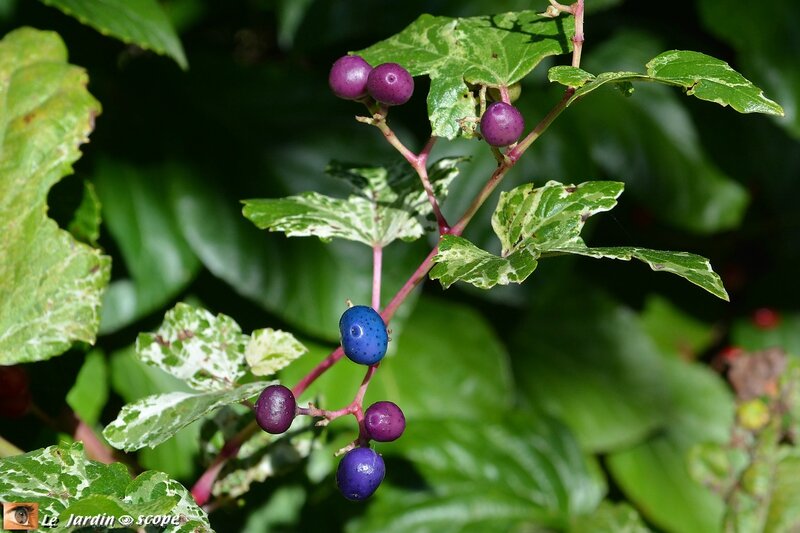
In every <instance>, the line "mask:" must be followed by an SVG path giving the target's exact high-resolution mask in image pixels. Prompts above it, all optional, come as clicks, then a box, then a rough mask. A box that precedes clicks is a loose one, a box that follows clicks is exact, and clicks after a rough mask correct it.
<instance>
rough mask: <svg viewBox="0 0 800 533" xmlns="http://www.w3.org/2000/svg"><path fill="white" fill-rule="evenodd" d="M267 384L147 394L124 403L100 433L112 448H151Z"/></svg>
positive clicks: (260, 382)
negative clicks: (205, 390)
mask: <svg viewBox="0 0 800 533" xmlns="http://www.w3.org/2000/svg"><path fill="white" fill-rule="evenodd" d="M271 384H272V382H268V381H258V382H254V383H248V384H246V385H242V386H241V387H236V388H235V389H230V390H223V391H211V392H199V393H196V394H193V393H187V392H171V393H167V394H155V395H153V396H147V397H146V398H142V399H141V400H138V401H136V402H133V403H129V404H127V405H125V406H124V407H123V408H122V410H121V411H120V412H119V415H117V418H116V420H114V421H113V422H111V423H110V424H109V425H108V426H106V429H105V430H104V431H103V436H104V437H105V438H106V440H108V442H109V443H110V444H111V445H112V446H114V447H115V448H119V449H122V450H126V451H131V450H138V449H140V448H144V447H145V446H149V447H151V448H153V447H155V446H157V445H158V444H161V443H162V442H164V441H165V440H167V439H169V438H170V437H172V436H173V435H174V434H175V433H177V432H178V431H179V430H180V429H182V428H184V427H186V426H188V425H189V424H190V423H192V422H194V421H195V420H197V419H199V418H201V417H202V416H204V415H206V414H208V413H210V412H212V411H214V410H215V409H218V408H219V407H222V406H223V405H227V404H230V403H236V402H240V401H242V400H246V399H247V398H250V397H252V396H255V395H256V394H259V393H260V392H261V391H262V390H263V389H264V388H265V387H267V386H268V385H271Z"/></svg>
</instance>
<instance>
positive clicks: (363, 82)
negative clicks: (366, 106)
mask: <svg viewBox="0 0 800 533" xmlns="http://www.w3.org/2000/svg"><path fill="white" fill-rule="evenodd" d="M370 71H372V67H371V66H370V64H369V63H367V62H366V61H364V59H363V58H361V57H360V56H343V57H340V58H339V59H337V60H336V61H335V62H334V63H333V66H332V67H331V72H330V74H328V85H330V88H331V90H332V91H333V94H335V95H336V96H338V97H339V98H344V99H345V100H358V99H359V98H363V97H364V96H366V95H367V77H368V76H369V73H370Z"/></svg>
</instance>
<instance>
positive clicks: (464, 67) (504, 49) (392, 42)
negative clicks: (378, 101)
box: [355, 11, 574, 139]
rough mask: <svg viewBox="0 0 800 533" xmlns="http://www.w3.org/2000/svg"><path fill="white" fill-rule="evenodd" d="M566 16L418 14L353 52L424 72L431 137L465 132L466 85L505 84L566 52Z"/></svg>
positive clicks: (472, 113)
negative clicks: (427, 83)
mask: <svg viewBox="0 0 800 533" xmlns="http://www.w3.org/2000/svg"><path fill="white" fill-rule="evenodd" d="M573 28H574V21H573V19H572V17H558V18H554V19H553V18H549V17H545V16H543V15H541V14H539V13H536V12H534V11H520V12H516V13H503V14H499V15H490V16H482V17H468V18H450V17H437V16H433V15H427V14H425V15H421V16H420V17H419V18H418V19H417V20H415V21H414V22H412V23H411V24H410V25H409V26H408V27H406V28H405V29H404V30H402V31H401V32H400V33H398V34H396V35H394V36H392V37H390V38H388V39H386V40H384V41H381V42H379V43H377V44H374V45H372V46H370V47H369V48H366V49H364V50H360V51H358V52H355V53H356V54H358V55H360V56H362V57H363V58H364V59H366V60H367V62H369V63H370V64H372V65H378V64H380V63H387V62H394V63H400V64H401V65H403V66H404V67H405V68H406V69H407V70H408V71H409V72H410V73H411V75H412V76H421V75H425V74H427V75H428V76H430V79H431V87H430V91H429V92H428V116H429V118H430V121H431V131H432V135H435V136H437V137H445V138H447V139H453V138H455V137H457V136H459V135H465V136H471V131H472V128H469V127H465V124H468V123H469V122H472V123H473V124H474V122H475V121H476V120H477V118H478V115H477V103H478V101H477V98H476V96H475V95H474V94H473V92H472V90H471V89H470V87H469V85H468V84H472V85H484V86H489V87H499V86H503V85H504V86H509V85H511V84H513V83H516V82H517V81H519V80H521V79H522V78H524V77H525V76H526V75H527V74H528V73H530V72H531V71H532V70H533V69H534V68H535V67H536V65H538V64H539V63H540V62H541V61H542V60H543V59H544V58H546V57H548V56H551V55H556V54H565V53H567V52H569V51H570V50H571V45H572V43H571V41H570V39H569V38H568V36H569V35H571V34H572V32H573Z"/></svg>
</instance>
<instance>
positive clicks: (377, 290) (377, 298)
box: [372, 244, 383, 311]
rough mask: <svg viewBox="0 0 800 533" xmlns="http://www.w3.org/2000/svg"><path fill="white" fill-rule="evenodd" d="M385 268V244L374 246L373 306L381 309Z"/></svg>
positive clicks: (377, 309) (378, 309)
mask: <svg viewBox="0 0 800 533" xmlns="http://www.w3.org/2000/svg"><path fill="white" fill-rule="evenodd" d="M382 268H383V246H381V245H379V244H376V245H374V246H373V247H372V308H373V309H375V310H376V311H380V309H381V273H382Z"/></svg>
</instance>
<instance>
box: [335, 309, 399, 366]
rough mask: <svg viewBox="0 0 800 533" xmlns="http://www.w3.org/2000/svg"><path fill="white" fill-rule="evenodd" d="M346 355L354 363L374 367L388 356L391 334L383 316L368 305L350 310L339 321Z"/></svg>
mask: <svg viewBox="0 0 800 533" xmlns="http://www.w3.org/2000/svg"><path fill="white" fill-rule="evenodd" d="M339 335H340V336H341V341H342V349H344V354H345V355H346V356H347V357H348V358H349V359H350V360H351V361H353V362H354V363H358V364H361V365H374V364H375V363H377V362H378V361H380V360H381V359H383V356H384V355H386V348H387V347H388V344H389V334H388V333H387V331H386V324H385V323H384V322H383V319H382V318H381V315H379V314H378V312H377V311H375V310H374V309H373V308H371V307H368V306H366V305H356V306H353V307H351V308H350V309H348V310H347V311H345V312H344V313H343V314H342V318H341V319H339Z"/></svg>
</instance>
